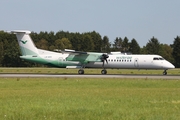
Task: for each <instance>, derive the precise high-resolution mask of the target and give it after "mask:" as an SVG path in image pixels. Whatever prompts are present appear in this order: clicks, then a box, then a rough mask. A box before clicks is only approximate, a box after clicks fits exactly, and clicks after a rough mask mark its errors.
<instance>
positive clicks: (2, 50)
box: [0, 31, 180, 67]
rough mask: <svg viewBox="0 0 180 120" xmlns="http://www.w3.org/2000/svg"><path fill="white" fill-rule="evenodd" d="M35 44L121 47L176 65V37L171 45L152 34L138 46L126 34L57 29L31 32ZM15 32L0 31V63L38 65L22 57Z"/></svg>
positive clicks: (179, 53)
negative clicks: (160, 41) (102, 34)
mask: <svg viewBox="0 0 180 120" xmlns="http://www.w3.org/2000/svg"><path fill="white" fill-rule="evenodd" d="M31 38H32V39H33V41H34V43H35V45H36V46H37V47H38V48H41V49H46V50H51V51H53V50H55V49H74V50H77V51H94V52H110V51H121V52H126V53H132V54H159V55H161V56H163V57H164V58H165V59H167V60H168V61H170V62H172V63H173V64H174V65H175V66H176V67H180V61H179V59H180V37H179V36H177V37H176V38H175V39H174V43H172V44H171V45H167V44H162V43H159V41H158V39H157V38H155V37H152V38H151V39H150V40H149V41H148V42H147V44H146V45H145V46H143V47H142V48H141V47H140V46H139V44H138V42H137V41H136V39H132V40H129V39H128V38H127V37H125V38H121V37H117V38H115V40H114V41H113V43H111V42H110V41H109V38H108V37H107V36H104V37H101V35H100V34H99V33H97V32H95V31H93V32H86V33H70V32H64V31H59V32H57V33H54V32H40V33H35V32H32V33H31ZM20 55H21V54H20V50H19V46H18V42H17V39H16V36H15V35H14V34H8V33H6V32H4V31H0V66H2V67H22V66H39V65H37V64H34V63H29V62H25V61H22V60H21V59H20V58H19V56H20Z"/></svg>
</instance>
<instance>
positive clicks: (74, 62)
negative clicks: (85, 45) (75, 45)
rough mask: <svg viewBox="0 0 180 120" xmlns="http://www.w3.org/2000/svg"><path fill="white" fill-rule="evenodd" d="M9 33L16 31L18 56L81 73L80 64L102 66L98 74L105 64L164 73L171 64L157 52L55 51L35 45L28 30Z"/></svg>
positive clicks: (92, 66) (106, 66)
mask: <svg viewBox="0 0 180 120" xmlns="http://www.w3.org/2000/svg"><path fill="white" fill-rule="evenodd" d="M10 33H13V34H16V37H17V40H18V43H19V46H20V50H21V53H22V56H20V58H21V59H24V60H26V61H30V62H35V63H40V64H44V65H48V66H53V67H58V68H79V70H78V74H84V68H102V71H101V74H107V70H106V68H112V69H162V70H164V71H163V75H167V70H168V69H173V68H175V67H174V65H173V64H171V63H170V62H168V61H167V60H165V59H164V58H163V57H161V56H160V55H142V54H139V55H138V54H137V55H136V54H123V53H121V52H111V53H98V52H81V51H75V50H70V49H65V50H61V51H60V52H55V51H48V50H43V49H38V48H37V47H36V46H35V44H34V43H33V41H32V39H31V37H30V33H31V31H28V30H13V31H10Z"/></svg>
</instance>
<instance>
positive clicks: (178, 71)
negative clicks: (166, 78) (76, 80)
mask: <svg viewBox="0 0 180 120" xmlns="http://www.w3.org/2000/svg"><path fill="white" fill-rule="evenodd" d="M78 70H79V69H66V68H3V67H1V68H0V74H1V73H37V74H42V73H47V74H77V73H78ZM84 70H85V74H101V69H86V68H85V69H84ZM107 71H108V73H107V74H159V75H162V72H163V70H137V69H107ZM167 72H168V75H180V69H178V68H176V69H170V70H168V71H167Z"/></svg>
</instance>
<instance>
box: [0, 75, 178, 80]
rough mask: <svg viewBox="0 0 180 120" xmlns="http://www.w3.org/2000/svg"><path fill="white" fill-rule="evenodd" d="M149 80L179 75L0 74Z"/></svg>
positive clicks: (19, 76) (6, 76) (2, 76)
mask: <svg viewBox="0 0 180 120" xmlns="http://www.w3.org/2000/svg"><path fill="white" fill-rule="evenodd" d="M29 77H31V78H37V77H38V78H65V77H66V78H146V79H148V78H150V79H166V80H168V79H179V80H180V76H179V75H112V74H107V75H101V74H96V75H93V74H92V75H86V74H84V75H79V74H0V78H29Z"/></svg>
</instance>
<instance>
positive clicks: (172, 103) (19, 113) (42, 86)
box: [0, 78, 180, 120]
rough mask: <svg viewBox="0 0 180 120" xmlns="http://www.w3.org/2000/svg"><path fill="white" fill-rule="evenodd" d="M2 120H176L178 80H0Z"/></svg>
mask: <svg viewBox="0 0 180 120" xmlns="http://www.w3.org/2000/svg"><path fill="white" fill-rule="evenodd" d="M0 105H1V108H0V119H5V120H13V119H14V120H44V119H47V120H56V119H58V120H60V119H62V120H63V119H64V120H73V119H74V120H76V119H78V120H79V119H80V120H98V119H99V120H100V119H101V120H120V119H122V120H178V119H180V81H179V80H161V79H157V80H152V79H119V78H111V79H109V78H108V79H105V78H102V79H101V78H97V79H95V78H0Z"/></svg>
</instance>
